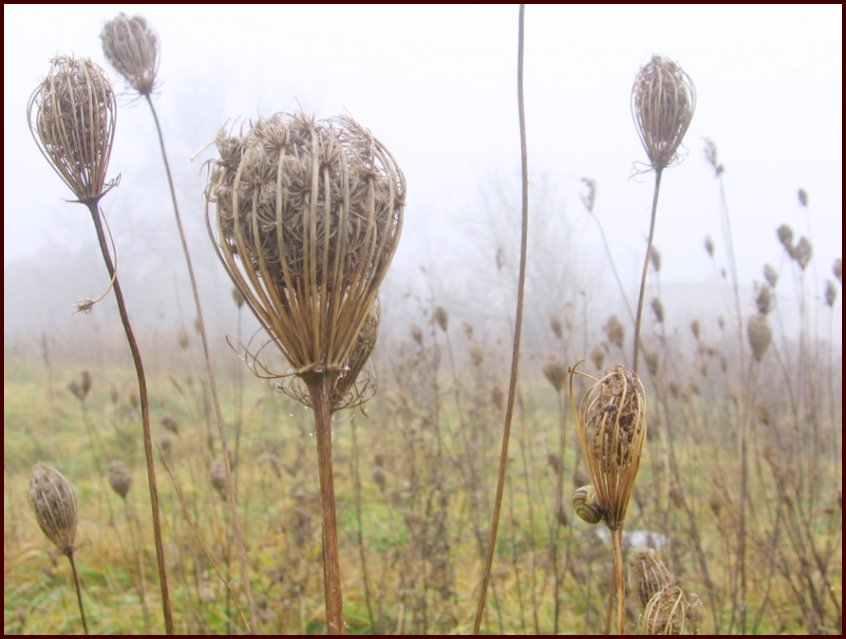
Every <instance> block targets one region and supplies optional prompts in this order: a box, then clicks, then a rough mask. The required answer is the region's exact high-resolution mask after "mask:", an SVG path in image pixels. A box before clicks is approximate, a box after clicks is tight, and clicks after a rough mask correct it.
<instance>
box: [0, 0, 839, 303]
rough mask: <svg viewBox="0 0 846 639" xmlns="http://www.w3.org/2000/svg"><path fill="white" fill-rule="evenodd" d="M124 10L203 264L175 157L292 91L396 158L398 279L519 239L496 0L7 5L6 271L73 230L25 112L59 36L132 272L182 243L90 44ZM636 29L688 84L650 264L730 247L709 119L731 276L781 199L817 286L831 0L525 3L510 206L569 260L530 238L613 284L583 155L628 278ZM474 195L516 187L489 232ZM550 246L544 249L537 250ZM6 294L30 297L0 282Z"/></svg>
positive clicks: (155, 171) (707, 275) (705, 275)
mask: <svg viewBox="0 0 846 639" xmlns="http://www.w3.org/2000/svg"><path fill="white" fill-rule="evenodd" d="M121 11H123V12H125V13H127V14H129V15H134V14H136V13H139V14H141V15H143V16H144V17H146V18H147V20H148V21H149V22H150V23H151V24H152V25H153V26H154V27H155V28H156V30H157V31H158V34H159V37H160V41H161V55H162V57H161V65H160V70H159V90H158V92H157V93H156V95H155V96H154V101H155V103H156V106H157V108H158V109H159V115H160V117H161V119H162V122H163V126H164V129H165V135H166V136H167V143H168V145H169V149H168V150H169V154H170V159H171V164H172V166H173V168H174V170H175V172H176V176H177V181H178V183H179V187H178V189H179V195H180V200H181V202H180V203H181V205H182V208H183V216H185V217H186V218H187V221H186V224H187V226H188V230H189V233H190V234H191V243H192V250H193V251H194V252H195V254H197V257H196V259H198V260H199V261H201V262H202V261H203V260H207V263H208V264H210V266H209V269H214V267H213V266H211V264H212V263H213V260H209V256H210V254H211V251H210V245H209V241H208V238H207V237H206V235H205V229H204V225H203V221H202V210H203V209H202V197H201V194H202V188H203V185H204V179H205V174H204V173H203V169H202V164H203V162H204V161H206V160H208V159H209V158H211V157H213V149H209V150H206V151H205V152H203V153H201V154H200V155H199V157H198V159H196V160H195V161H193V162H192V161H190V160H189V157H190V156H192V155H193V154H194V153H196V152H197V151H199V150H201V149H202V148H203V147H204V146H205V145H206V144H207V143H209V142H210V141H211V140H212V139H213V138H214V136H215V134H216V132H217V130H218V129H219V128H220V127H221V126H224V125H226V126H233V125H237V124H238V123H241V122H245V121H248V120H249V119H250V118H255V117H256V116H258V115H270V114H272V113H274V112H276V111H293V110H295V109H297V108H300V107H301V108H303V109H304V110H305V111H307V112H310V113H314V114H315V115H316V116H317V117H318V118H323V117H330V116H333V115H336V114H339V113H348V114H350V115H352V116H353V117H354V118H356V119H357V120H358V121H359V122H360V123H361V124H363V125H364V126H366V127H368V128H369V129H371V130H372V131H373V133H374V134H375V135H376V137H378V138H379V139H380V140H381V141H382V142H383V143H384V144H385V145H386V146H387V147H388V148H389V149H390V150H391V152H392V153H393V155H394V156H395V157H396V158H397V161H398V162H399V164H400V166H401V167H402V169H403V170H404V172H405V174H406V178H407V180H408V200H407V207H406V221H405V227H404V231H403V236H402V239H401V243H400V249H399V251H398V254H397V257H396V260H395V262H394V266H393V267H392V270H391V273H390V274H389V278H392V279H393V280H394V281H399V282H402V281H405V280H406V279H408V280H412V279H414V278H415V277H416V276H417V273H418V267H419V266H421V265H422V266H425V267H427V268H428V269H429V272H430V273H431V276H432V278H433V279H434V280H435V281H436V282H437V286H438V287H439V289H440V290H439V293H440V294H443V295H445V296H447V297H449V296H453V297H460V295H461V294H462V292H461V291H457V290H450V287H451V282H454V283H455V285H456V286H463V287H467V286H472V281H473V279H472V277H471V276H469V275H466V274H465V276H464V277H463V278H462V277H454V276H453V277H451V276H450V275H451V274H453V275H454V274H455V273H456V272H461V271H462V267H463V266H464V264H465V260H466V259H467V255H468V253H469V254H472V255H473V256H474V257H476V258H478V260H477V262H476V263H477V264H478V263H479V261H483V260H484V259H489V260H490V264H491V266H492V264H493V254H494V252H495V246H493V245H492V244H493V243H501V244H502V245H503V246H504V249H505V250H506V253H507V254H508V255H510V256H514V255H515V254H516V251H517V248H518V242H519V231H518V229H519V226H518V224H519V208H518V207H517V206H516V203H518V202H519V198H518V197H516V194H518V193H519V139H518V133H517V105H516V37H517V7H516V5H514V6H492V7H478V6H431V7H419V6H415V7H381V6H380V7H374V6H366V7H339V6H332V7H314V6H277V7H255V6H238V7H234V6H233V7H218V6H207V7H203V9H202V10H198V9H197V8H195V7H170V6H154V5H103V6H90V5H89V6H67V7H65V6H56V7H52V8H44V7H42V6H38V7H26V6H18V5H11V6H9V5H6V6H4V133H5V146H4V208H5V215H4V235H5V239H4V262H5V263H6V268H7V278H8V277H14V274H11V275H10V274H9V273H8V270H9V266H10V265H11V266H12V268H13V269H14V268H23V266H22V265H25V264H27V261H26V260H28V259H32V258H33V257H34V256H37V255H50V254H53V253H56V254H59V255H62V256H65V255H67V256H70V257H69V259H71V260H74V259H76V258H74V257H73V256H74V255H76V256H77V257H79V252H80V251H82V250H84V247H88V246H90V243H91V242H92V241H93V230H92V228H91V222H90V219H89V218H88V214H87V212H86V211H85V209H84V207H81V206H79V205H74V204H68V203H66V200H68V199H70V198H71V195H70V193H69V192H68V191H67V188H66V187H65V186H64V184H63V183H62V182H61V181H60V180H59V179H58V177H57V176H56V175H55V174H54V173H53V171H52V170H51V169H50V167H49V166H48V164H47V162H46V161H45V160H44V159H43V158H42V157H41V155H40V153H39V152H38V150H37V148H36V145H35V143H34V141H33V140H32V138H31V136H30V133H29V131H28V129H27V125H26V116H25V113H26V104H27V100H28V98H29V96H30V94H31V93H32V91H33V90H34V89H35V88H36V87H37V85H38V83H39V82H40V81H41V80H42V79H43V77H44V76H45V75H46V73H47V71H48V70H49V60H50V58H51V57H52V56H54V55H57V54H67V53H73V54H75V55H77V56H86V57H91V58H92V59H93V60H94V61H95V62H97V63H98V64H100V65H101V66H102V67H103V68H104V70H106V72H107V73H108V75H109V76H110V77H111V78H112V80H113V83H114V86H115V89H116V91H118V92H119V94H120V97H119V106H120V111H119V114H118V119H117V134H116V139H115V149H114V152H113V155H112V161H111V164H110V176H115V175H117V174H121V175H122V183H121V185H120V186H119V187H118V188H117V189H115V191H114V192H113V193H111V194H109V195H108V196H107V197H106V198H105V199H104V200H103V207H104V209H105V211H106V214H107V215H108V216H109V221H110V224H111V225H112V230H113V232H114V233H115V236H116V241H117V244H118V251H119V253H120V254H121V255H122V259H123V261H124V264H131V265H132V267H131V268H132V269H134V274H135V277H136V278H138V279H139V280H140V281H143V273H144V272H145V271H144V269H148V271H150V272H155V271H156V270H157V269H159V268H160V262H161V258H160V256H161V255H162V254H163V252H167V251H170V250H174V251H178V245H177V244H176V243H175V239H174V237H173V235H174V234H173V230H172V229H170V227H169V226H168V225H172V213H171V211H170V208H169V203H168V199H167V193H166V186H165V183H164V181H163V180H164V178H163V174H162V172H161V161H160V157H159V155H158V147H157V144H156V142H155V138H154V130H153V128H152V123H151V120H150V115H149V113H148V110H147V108H146V105H145V104H143V103H140V102H138V101H137V99H133V96H132V93H131V92H130V91H128V90H127V88H126V86H125V84H124V82H123V80H122V79H121V78H119V77H118V76H117V74H116V73H115V72H114V71H113V70H112V69H111V67H110V66H109V65H108V64H107V63H106V62H105V60H104V56H103V54H102V49H101V46H100V41H99V33H100V30H101V28H102V26H103V24H104V23H105V21H107V20H108V19H110V18H112V17H114V16H115V15H117V14H118V13H119V12H121ZM653 53H659V54H662V55H666V56H668V57H671V58H672V59H674V60H676V61H677V62H678V63H679V64H680V65H681V66H682V67H683V68H684V69H685V71H686V72H687V73H688V74H689V75H690V76H691V77H692V79H693V81H694V83H695V85H696V89H697V97H698V101H697V107H696V113H695V115H694V118H693V122H692V125H691V127H690V129H689V130H688V133H687V135H686V138H685V146H686V151H685V154H686V157H684V159H683V161H682V162H681V163H680V164H679V165H678V166H676V167H674V168H671V169H668V170H667V171H666V172H665V175H664V181H663V184H662V193H661V201H660V205H659V215H658V224H657V231H656V237H655V243H656V246H657V247H658V248H659V250H660V252H661V254H662V258H663V259H662V278H663V280H664V281H666V282H681V283H701V282H708V281H713V280H714V278H715V277H716V276H715V273H717V272H718V271H719V268H720V267H722V266H725V265H726V261H725V259H726V248H725V243H724V234H723V230H722V224H721V217H720V208H719V205H720V195H719V188H718V184H717V182H716V180H715V179H714V176H713V171H712V169H711V168H710V167H709V166H708V165H707V164H706V163H705V161H704V159H703V138H706V137H707V138H710V139H712V140H714V142H715V143H716V145H717V148H718V151H719V159H720V161H721V162H722V163H723V164H724V165H725V168H726V172H725V186H726V197H727V202H728V205H729V209H730V214H731V224H732V233H733V237H734V242H735V249H736V252H737V258H738V266H739V275H740V281H741V284H742V285H744V286H747V287H751V285H752V282H753V281H754V280H761V279H762V274H761V269H762V267H763V264H764V263H767V262H768V263H771V264H773V265H774V266H776V267H781V266H782V265H783V261H784V256H783V250H782V248H781V246H780V245H779V244H778V242H777V241H776V236H775V229H776V227H778V226H779V225H780V224H782V223H788V224H790V225H791V226H792V227H793V228H794V231H795V232H796V236H797V237H799V236H801V235H808V234H809V233H810V234H811V237H812V241H813V245H814V255H815V259H816V270H813V269H809V271H808V272H809V277H811V275H810V274H814V275H813V277H815V278H816V279H815V280H814V281H813V282H810V283H809V285H810V286H811V289H812V290H813V291H814V292H815V294H816V293H817V292H818V291H819V290H821V288H822V281H823V280H824V279H825V278H831V277H832V276H831V264H832V262H833V260H834V258H836V257H839V256H840V255H841V252H842V246H841V240H840V238H841V235H842V215H841V211H842V191H841V175H842V6H841V5H834V6H816V7H809V6H794V7H784V6H767V7H762V6H748V7H743V6H740V7H738V6H706V7H666V6H663V5H662V6H638V7H594V6H590V7H587V6H582V7H578V6H575V7H574V6H558V7H551V6H529V7H528V8H527V11H526V52H525V65H526V67H525V73H526V80H525V96H526V107H527V118H528V121H527V130H528V151H529V166H530V173H531V179H532V188H533V191H532V199H531V201H530V207H534V208H532V209H531V210H530V215H532V216H534V217H533V218H532V221H530V224H537V225H539V226H540V227H545V226H549V225H550V224H552V225H553V226H555V228H556V229H557V231H556V232H559V233H562V234H564V235H566V237H563V236H562V239H561V240H560V245H561V246H562V247H564V246H566V247H569V248H570V249H571V251H572V256H570V260H569V262H568V258H567V256H564V255H556V254H555V253H554V252H553V253H552V254H551V255H540V256H537V257H536V258H535V259H539V260H547V261H554V260H556V259H560V260H561V264H562V268H563V267H564V266H565V265H567V264H572V261H573V259H576V260H577V262H578V264H577V267H578V268H579V270H580V272H581V273H582V274H583V275H585V276H586V277H588V278H589V279H590V281H592V282H593V283H594V284H596V285H597V286H607V287H608V288H609V289H610V290H611V291H612V292H613V287H614V286H615V284H614V283H613V280H612V279H611V278H610V276H609V275H608V273H606V272H605V269H606V267H605V266H604V264H605V262H604V259H605V257H604V251H603V249H602V244H601V240H600V238H599V235H598V234H597V232H596V227H595V225H594V223H593V222H592V221H591V220H590V218H589V217H588V216H587V215H586V214H585V210H584V207H583V205H582V203H581V199H580V193H582V192H583V191H584V187H583V184H582V181H581V179H582V178H583V177H590V178H592V179H594V180H596V182H597V185H598V190H597V200H596V213H597V215H598V216H599V217H600V219H601V220H602V221H603V225H604V228H605V232H606V234H607V235H608V240H609V243H610V245H611V249H612V252H613V254H614V256H615V261H616V263H617V267H618V269H620V271H621V274H622V277H623V280H624V283H625V285H626V286H627V288H629V289H631V290H634V289H635V287H636V282H637V280H638V277H639V271H640V262H641V260H642V259H643V252H644V249H645V240H646V234H647V232H648V225H649V208H650V204H651V196H652V175H651V174H641V173H639V169H642V168H643V162H644V161H645V154H644V151H643V149H642V148H641V146H640V142H639V139H638V136H637V133H636V130H635V128H634V124H633V122H632V117H631V113H630V92H631V86H632V82H633V80H634V77H635V74H636V73H637V71H638V69H639V68H640V66H641V65H642V64H644V63H645V62H647V61H648V59H649V58H650V56H651V55H652V54H653ZM800 187H801V188H803V189H805V190H806V191H807V193H808V195H809V208H808V210H807V211H806V210H804V209H802V208H801V207H800V206H799V203H798V200H797V190H798V189H799V188H800ZM496 193H499V194H503V195H502V197H497V196H495V195H492V194H496ZM492 201H493V202H498V205H499V206H503V203H506V204H505V205H504V206H505V207H506V208H509V207H510V208H512V209H513V210H508V211H505V212H504V213H502V215H503V220H504V221H503V222H502V226H501V227H500V228H499V229H498V230H495V232H494V231H491V232H490V233H487V236H488V237H487V238H486V242H487V244H488V245H485V246H481V245H478V242H476V238H478V237H480V235H479V233H478V232H479V229H480V226H481V227H484V226H485V225H486V224H488V222H487V220H488V217H486V213H485V209H489V208H490V206H491V204H490V203H491V202H492ZM539 202H543V205H542V206H540V205H538V203H539ZM510 203H514V204H510ZM488 212H489V211H488ZM497 215H500V213H497ZM508 216H511V217H510V219H511V220H513V226H509V224H512V223H510V222H509V221H508V220H509V217H508ZM546 218H556V219H557V218H560V220H558V221H556V220H552V221H550V219H546ZM556 225H557V226H556ZM809 225H810V227H809ZM509 228H511V229H513V230H512V231H510V232H509V231H508V229H509ZM484 235H485V233H482V236H484ZM706 235H710V236H711V237H712V238H713V240H714V243H715V244H716V247H717V251H716V257H717V263H716V265H715V263H714V262H713V261H712V260H710V259H709V258H708V256H707V255H706V253H705V251H704V249H703V248H702V247H703V240H704V238H705V236H706ZM491 238H493V239H491ZM163 247H164V248H163ZM486 255H487V256H488V257H485V256H486ZM532 259H533V257H532V256H531V255H530V260H532ZM180 260H181V256H179V255H176V257H175V258H174V260H173V264H172V265H170V264H169V265H168V267H167V268H168V269H170V270H169V271H168V277H169V276H170V272H171V271H172V272H173V278H177V277H180V278H181V277H183V275H182V273H181V270H180V269H182V265H181V262H180ZM71 267H72V265H69V266H68V268H71ZM554 269H555V264H554V262H553V263H552V265H551V266H549V269H548V270H550V272H552V271H554ZM182 270H184V269H182ZM177 273H178V275H177ZM204 277H205V278H206V279H207V282H206V286H212V287H214V286H221V287H225V286H227V285H228V284H227V282H226V280H225V275H223V274H222V272H221V271H217V272H212V271H211V270H209V271H208V272H206V273H205V275H204ZM174 281H175V280H174ZM174 286H175V284H174ZM87 288H90V289H91V290H87V289H86V290H73V291H65V293H66V295H67V300H64V303H66V305H70V304H71V303H72V301H73V300H75V299H77V298H78V297H82V296H83V295H89V294H92V293H94V292H95V289H96V288H97V286H96V285H95V284H90V285H89V286H88V287H87ZM631 295H633V294H632V293H631V292H630V296H631ZM183 297H185V295H183ZM186 302H187V300H183V305H185V304H186ZM186 308H187V306H186ZM6 312H7V315H8V313H10V312H26V311H25V309H17V310H16V311H10V310H9V309H8V306H7V311H6Z"/></svg>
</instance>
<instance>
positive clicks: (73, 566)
mask: <svg viewBox="0 0 846 639" xmlns="http://www.w3.org/2000/svg"><path fill="white" fill-rule="evenodd" d="M67 557H68V561H69V562H70V565H71V573H73V585H74V587H75V588H76V603H78V604H79V616H80V618H81V619H82V628H83V630H85V634H86V635H87V634H88V622H87V621H86V620H85V608H84V607H83V606H82V591H81V590H80V589H79V575H78V574H77V573H76V562H75V561H74V560H73V552H69V553H68V554H67Z"/></svg>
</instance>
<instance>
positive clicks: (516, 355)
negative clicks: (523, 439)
mask: <svg viewBox="0 0 846 639" xmlns="http://www.w3.org/2000/svg"><path fill="white" fill-rule="evenodd" d="M525 12H526V5H524V4H521V5H520V13H519V19H518V31H517V34H518V35H517V108H518V119H519V126H520V164H521V174H522V193H523V196H522V216H521V220H522V221H521V225H520V273H519V279H518V283H517V312H516V319H515V320H514V344H513V349H512V353H511V377H510V379H509V382H508V400H507V402H506V408H505V424H504V426H503V431H502V449H501V451H500V456H499V475H498V477H497V483H496V498H495V499H494V508H493V516H492V518H491V529H490V535H489V538H488V550H487V554H486V556H485V565H484V569H483V572H482V583H481V585H480V588H479V601H478V605H477V606H476V617H475V619H474V621H473V634H476V635H477V634H479V629H480V628H481V625H482V617H483V616H484V613H485V602H486V600H487V592H488V584H489V583H490V581H491V568H492V566H493V555H494V552H495V550H496V534H497V529H498V527H499V515H500V510H501V509H502V494H503V491H504V489H505V467H506V465H507V463H508V443H509V440H510V437H511V418H512V415H513V414H514V398H515V396H516V394H517V393H516V390H517V371H518V369H519V364H520V337H521V334H522V328H523V298H524V293H525V288H526V257H527V252H528V251H527V244H528V230H529V159H528V151H527V149H526V110H525V106H524V103H523V31H524V28H523V23H524V14H525Z"/></svg>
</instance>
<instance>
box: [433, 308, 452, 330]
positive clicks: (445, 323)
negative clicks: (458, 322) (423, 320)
mask: <svg viewBox="0 0 846 639" xmlns="http://www.w3.org/2000/svg"><path fill="white" fill-rule="evenodd" d="M432 320H433V321H434V322H435V324H437V325H438V328H440V329H441V330H442V331H443V332H444V333H446V331H447V328H448V327H449V314H448V313H447V310H446V309H445V308H444V307H443V306H436V307H435V311H434V313H433V314H432Z"/></svg>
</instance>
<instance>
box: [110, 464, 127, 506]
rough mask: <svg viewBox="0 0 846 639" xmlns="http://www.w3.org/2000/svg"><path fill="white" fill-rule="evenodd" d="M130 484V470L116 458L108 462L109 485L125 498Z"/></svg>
mask: <svg viewBox="0 0 846 639" xmlns="http://www.w3.org/2000/svg"><path fill="white" fill-rule="evenodd" d="M131 485H132V471H131V470H129V466H127V465H126V464H125V463H124V462H122V461H121V460H119V459H116V460H114V461H112V462H109V486H111V487H112V490H113V491H115V492H116V493H117V494H118V495H120V496H121V497H122V498H123V499H126V494H127V493H128V492H129V487H130V486H131Z"/></svg>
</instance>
